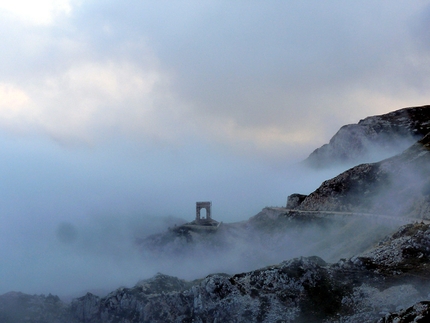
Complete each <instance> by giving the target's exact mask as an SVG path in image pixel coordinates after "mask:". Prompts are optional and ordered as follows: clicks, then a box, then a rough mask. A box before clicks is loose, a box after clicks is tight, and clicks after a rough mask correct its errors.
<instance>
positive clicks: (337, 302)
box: [0, 223, 430, 323]
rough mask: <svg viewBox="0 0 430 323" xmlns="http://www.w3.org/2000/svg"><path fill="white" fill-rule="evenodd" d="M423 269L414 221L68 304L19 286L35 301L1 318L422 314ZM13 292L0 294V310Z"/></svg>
mask: <svg viewBox="0 0 430 323" xmlns="http://www.w3.org/2000/svg"><path fill="white" fill-rule="evenodd" d="M429 274H430V226H429V225H426V224H420V223H417V224H410V225H406V226H403V227H401V228H400V229H399V230H398V231H397V232H395V233H394V234H392V235H390V236H388V237H387V238H385V239H384V240H382V241H381V242H380V243H379V245H378V246H376V247H375V248H373V249H372V250H369V251H368V252H365V253H362V254H360V255H358V256H355V257H352V258H349V259H341V260H340V261H338V262H337V263H334V264H328V263H326V262H325V261H324V260H322V259H321V258H319V257H300V258H295V259H291V260H288V261H284V262H282V263H280V264H278V265H273V266H268V267H265V268H262V269H259V270H253V271H250V272H245V273H240V274H236V275H226V274H214V275H209V276H207V277H206V278H204V279H201V280H198V281H192V282H186V281H184V280H181V279H178V278H175V277H170V276H167V275H162V274H157V275H156V276H155V277H154V278H152V279H150V280H144V281H141V282H139V283H138V284H137V285H136V286H134V287H132V288H119V289H117V290H116V291H114V292H112V293H110V294H108V295H107V296H105V297H102V298H100V297H98V296H95V295H92V294H90V293H88V294H87V295H85V296H83V297H80V298H78V299H75V300H74V301H73V302H72V304H71V305H68V306H65V305H64V304H63V303H61V302H59V300H58V299H57V298H55V297H54V296H48V297H44V296H34V297H31V296H28V295H27V296H26V295H24V294H20V296H19V297H20V298H21V299H22V298H27V299H32V300H33V301H34V300H35V299H38V302H36V303H31V304H30V303H28V302H27V303H22V302H21V301H20V302H19V303H20V304H24V305H23V306H22V307H20V308H19V310H20V311H23V312H22V313H25V315H27V316H25V315H24V314H19V315H21V316H19V317H18V316H10V317H13V318H15V320H12V321H11V320H10V319H9V321H7V320H2V322H14V323H20V322H43V323H53V322H62V323H65V322H70V323H114V322H115V323H138V322H327V323H328V322H363V323H365V322H376V321H377V320H379V322H381V323H383V322H412V321H413V319H415V318H422V317H428V302H426V299H427V295H428V294H429V291H430V283H429V282H428V281H427V279H426V278H427V277H429V276H428V275H429ZM15 298H16V295H11V294H6V295H3V296H1V297H0V308H1V309H2V311H0V313H1V315H3V316H0V317H1V318H6V316H5V308H7V306H8V305H9V304H10V302H11V301H10V299H12V301H14V299H15ZM52 300H55V301H54V302H53V301H52ZM35 304H36V308H45V311H44V315H45V316H44V317H42V316H37V318H30V317H29V316H28V315H29V313H30V314H32V313H33V314H34V313H36V314H37V313H39V311H38V310H35V309H34V308H35V307H34V305H35ZM52 304H55V306H52ZM48 305H50V307H48ZM31 311H32V312H31ZM400 318H402V319H403V321H401V320H399V319H400ZM416 322H419V321H418V320H416Z"/></svg>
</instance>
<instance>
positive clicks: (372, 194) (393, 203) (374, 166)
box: [298, 134, 430, 218]
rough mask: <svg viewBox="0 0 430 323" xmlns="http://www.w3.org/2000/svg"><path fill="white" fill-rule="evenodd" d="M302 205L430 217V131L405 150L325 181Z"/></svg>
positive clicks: (301, 207)
mask: <svg viewBox="0 0 430 323" xmlns="http://www.w3.org/2000/svg"><path fill="white" fill-rule="evenodd" d="M298 209H300V210H324V211H341V212H364V213H374V214H380V215H397V216H407V217H408V216H409V217H414V218H429V211H430V134H429V135H426V136H425V137H424V138H423V139H422V140H420V141H418V142H417V143H415V144H414V145H412V146H411V147H409V148H408V149H406V150H405V151H404V152H403V153H401V154H398V155H396V156H394V157H391V158H388V159H385V160H383V161H381V162H378V163H371V164H361V165H358V166H355V167H353V168H351V169H349V170H347V171H345V172H343V173H341V174H340V175H338V176H336V177H334V178H332V179H330V180H327V181H325V182H323V183H322V185H321V186H320V187H319V188H318V189H316V190H315V191H314V192H312V193H311V194H309V195H308V196H307V197H306V198H305V199H304V200H303V202H302V203H301V204H300V205H299V206H298Z"/></svg>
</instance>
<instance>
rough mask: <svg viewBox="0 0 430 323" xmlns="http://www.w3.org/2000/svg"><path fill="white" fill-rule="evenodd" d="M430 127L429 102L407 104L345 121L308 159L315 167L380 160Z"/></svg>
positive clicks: (420, 137)
mask: <svg viewBox="0 0 430 323" xmlns="http://www.w3.org/2000/svg"><path fill="white" fill-rule="evenodd" d="M429 131H430V109H429V106H422V107H414V108H404V109H400V110H396V111H393V112H390V113H387V114H383V115H378V116H372V117H367V118H365V119H363V120H360V121H359V122H358V123H357V124H349V125H345V126H343V127H342V128H340V129H339V131H338V132H337V133H336V134H335V135H334V136H333V138H331V140H330V142H329V143H328V144H325V145H323V146H322V147H320V148H318V149H316V150H315V151H314V152H312V153H311V154H310V155H309V157H308V158H307V159H306V160H305V163H306V164H307V165H309V166H312V167H317V168H326V167H331V166H334V165H337V164H349V165H351V166H353V165H357V164H359V163H365V162H372V161H378V160H380V159H383V158H386V157H389V156H393V155H395V154H397V153H400V152H401V151H403V150H404V149H406V148H407V147H408V146H410V145H411V144H413V143H414V142H416V141H417V140H420V139H422V138H423V137H424V136H425V135H426V134H427V133H429Z"/></svg>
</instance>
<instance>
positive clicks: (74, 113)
mask: <svg viewBox="0 0 430 323" xmlns="http://www.w3.org/2000/svg"><path fill="white" fill-rule="evenodd" d="M428 30H430V4H429V3H428V2H427V1H413V2H406V1H377V2H375V1H360V2H353V1H324V2H321V1H306V2H302V1H275V0H269V1H252V0H251V1H234V2H232V1H222V0H218V1H210V0H207V1H205V0H203V1H202V0H199V1H163V0H161V1H110V0H104V1H98V0H88V1H82V0H37V1H27V0H16V1H13V2H11V1H7V0H5V1H3V0H0V41H1V44H2V50H1V51H0V71H1V73H0V153H1V155H2V159H1V160H0V165H1V167H0V178H1V181H0V193H1V194H0V257H1V258H2V259H3V261H4V263H3V264H2V265H1V267H0V276H1V277H9V279H8V280H7V281H3V279H2V282H0V293H3V292H7V291H9V290H21V291H24V292H47V291H51V290H52V291H54V292H55V291H56V290H58V289H59V288H56V287H57V286H59V285H61V284H64V285H67V284H70V283H68V282H67V281H70V280H71V279H72V277H74V276H73V275H75V274H73V273H69V274H67V275H66V274H65V275H64V277H63V280H62V278H61V277H60V275H58V272H61V271H63V272H64V271H65V268H66V267H67V268H71V267H73V266H71V265H70V264H71V263H75V264H79V266H85V264H86V263H87V264H88V263H89V262H87V261H86V260H88V259H93V258H94V254H92V256H91V257H93V258H91V257H90V256H88V258H85V256H82V257H81V259H80V261H79V262H75V260H76V259H77V258H76V257H77V254H76V253H73V252H72V251H70V250H68V249H67V248H68V247H67V248H66V247H65V246H66V245H67V244H68V243H69V244H70V242H73V241H75V240H76V241H79V239H81V238H82V237H89V236H94V237H96V236H97V237H100V236H103V237H104V238H103V239H105V240H103V239H102V240H97V239H96V238H94V239H93V240H91V241H93V242H94V241H95V242H94V244H93V246H101V245H102V244H103V243H106V241H107V240H108V241H115V239H124V237H125V236H131V235H132V234H134V233H135V232H137V231H139V232H143V231H145V230H146V231H145V232H153V231H157V230H162V228H164V226H165V225H166V223H172V222H174V221H175V219H178V218H180V219H185V220H192V219H193V217H194V214H195V202H196V201H200V200H203V201H204V200H210V201H212V203H213V217H214V218H215V219H217V220H220V221H224V222H233V221H242V220H246V219H248V218H249V217H250V216H252V215H255V214H256V213H258V212H259V211H260V210H261V209H262V208H263V207H265V206H282V205H284V204H285V202H286V198H287V196H288V195H289V194H291V193H295V192H300V193H309V192H311V191H313V190H314V189H315V188H317V187H318V185H319V183H320V182H321V181H322V180H323V179H326V178H328V177H330V176H334V175H336V174H335V173H333V174H328V173H325V174H314V173H312V172H310V171H307V172H304V171H303V170H298V168H297V166H296V163H298V162H299V161H301V160H303V159H305V158H306V157H307V156H308V155H309V154H310V153H311V152H312V151H313V150H314V149H316V148H318V147H319V146H321V145H322V144H324V143H327V142H328V141H329V140H330V138H331V137H332V136H333V135H334V134H335V133H336V131H337V130H338V129H339V128H340V127H341V126H342V125H344V124H348V123H356V122H358V121H359V120H360V119H363V118H365V117H367V116H370V115H377V114H382V113H387V112H390V111H393V110H396V109H400V108H404V107H408V106H419V105H424V104H429V102H430V93H429V91H428V88H429V85H430V34H429V32H428ZM136 228H138V229H139V230H137V229H136ZM142 228H144V229H145V230H143V229H142ZM140 229H142V230H143V231H140ZM91 230H93V231H91ZM91 232H92V233H91ZM82 239H83V238H82ZM96 240H97V241H96ZM108 245H110V244H108ZM63 247H64V248H66V249H67V250H65V249H62V248H63ZM98 248H99V247H94V248H93V249H91V248H89V250H99V249H98ZM68 252H69V253H68ZM74 252H75V251H74ZM95 252H96V251H95ZM97 252H98V251H97ZM119 253H121V252H119ZM59 254H62V255H63V258H61V257H59ZM68 255H70V257H69V256H68ZM103 257H104V258H102V260H101V262H103V261H106V262H109V263H111V262H112V263H115V261H113V260H112V259H113V258H109V256H108V255H104V256H103ZM96 258H97V257H96ZM94 259H95V258H94ZM115 259H116V258H115ZM128 260H129V259H128ZM6 264H7V265H6ZM96 264H97V265H96ZM99 265H100V262H97V261H96V260H94V265H93V267H91V268H92V269H91V268H85V267H83V268H81V269H80V270H81V271H83V272H84V271H85V270H87V272H92V270H93V272H95V271H96V270H97V269H98V268H99ZM76 266H77V265H76ZM89 266H90V265H89ZM91 266H92V265H91ZM112 266H113V265H112ZM29 268H31V271H34V272H35V275H34V276H33V275H30V274H29V270H30V269H29ZM48 268H49V269H48ZM124 268H125V265H121V266H119V267H118V269H117V270H118V272H120V271H121V270H124ZM154 270H156V268H154ZM56 273H57V274H56ZM47 275H48V276H49V275H50V277H56V278H55V279H51V281H52V282H50V279H49V277H48V278H47ZM76 275H77V276H79V275H78V274H76ZM137 276H138V274H137V273H133V275H132V278H133V279H134V278H136V279H137V278H138V277H137ZM79 277H81V276H79ZM88 281H91V279H89V278H88ZM88 281H81V285H79V284H78V283H76V284H78V285H79V288H81V287H82V288H83V286H85V284H88ZM69 290H71V288H69Z"/></svg>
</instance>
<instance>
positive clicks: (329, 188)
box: [0, 106, 430, 323]
mask: <svg viewBox="0 0 430 323" xmlns="http://www.w3.org/2000/svg"><path fill="white" fill-rule="evenodd" d="M429 129H430V106H426V107H418V108H408V109H402V110H398V111H395V112H392V113H389V114H387V115H383V116H377V117H369V118H366V119H364V120H362V121H360V122H359V123H358V124H357V125H349V126H345V127H343V128H342V129H341V130H339V132H338V133H337V134H336V135H335V137H333V139H332V140H331V141H330V143H329V144H328V145H327V146H323V147H322V148H320V150H317V151H315V152H314V153H313V154H311V156H310V157H309V159H308V161H307V162H308V163H311V164H312V163H313V162H312V160H315V159H318V160H319V161H320V162H318V163H316V164H315V163H313V164H314V166H315V165H316V166H321V167H322V166H324V165H327V164H328V163H334V162H337V161H342V162H343V161H352V160H355V158H356V157H357V156H359V155H360V154H363V155H366V154H368V153H369V152H370V151H371V150H372V149H374V148H375V147H386V148H387V149H386V150H385V152H384V153H388V151H389V150H391V149H392V148H393V146H395V145H398V144H399V142H400V141H402V142H403V143H405V142H409V141H410V140H415V139H416V141H415V143H412V144H411V145H410V146H409V147H407V148H406V149H405V150H404V151H402V152H400V153H398V154H395V155H393V156H390V157H389V158H386V159H384V160H381V161H378V162H374V163H363V164H360V165H357V166H355V167H352V168H350V169H348V170H347V171H345V172H343V173H341V174H339V175H338V176H336V177H334V178H332V179H329V180H327V181H325V182H323V183H322V184H321V186H320V187H319V188H317V189H316V190H315V191H314V192H312V193H311V194H308V195H305V194H293V195H292V196H290V198H289V201H288V204H287V206H286V207H279V208H265V209H263V210H262V211H261V212H260V213H259V214H257V215H255V216H254V217H252V218H250V219H249V220H248V221H245V222H242V223H235V224H223V225H222V226H221V227H220V228H219V230H218V231H216V232H215V233H211V234H209V235H208V234H202V233H198V232H192V231H181V230H169V231H167V232H164V233H160V234H157V235H154V236H150V237H146V238H144V239H140V240H139V241H136V245H137V247H139V248H141V250H142V253H144V252H145V253H148V254H149V256H151V253H152V255H157V257H160V259H161V258H162V257H166V258H172V257H174V255H176V256H175V257H176V258H173V259H174V260H175V261H174V262H173V263H175V262H176V263H177V264H178V265H180V264H181V263H184V264H187V260H188V259H190V258H193V257H194V258H193V259H195V257H198V259H199V261H198V262H199V265H200V266H202V267H204V266H205V264H206V263H205V262H206V261H208V260H210V261H212V263H211V266H212V267H211V268H214V271H215V272H220V273H217V274H210V275H207V276H206V277H205V276H201V277H202V278H201V279H198V280H193V281H186V280H183V279H179V278H176V277H172V276H169V275H165V274H157V275H156V276H155V277H153V278H151V279H148V280H143V281H140V282H138V283H137V284H136V285H135V286H134V287H131V288H126V287H122V288H118V289H117V290H115V291H113V292H111V293H109V294H108V295H106V296H104V297H99V296H97V295H94V294H91V293H87V294H86V295H84V296H82V297H80V298H77V299H74V300H73V301H72V302H71V303H70V304H66V303H64V302H62V301H61V300H60V299H59V298H58V297H56V296H52V295H48V296H44V295H26V294H23V293H17V292H10V293H7V294H4V295H1V296H0V322H2V323H11V322H14V323H20V322H34V323H36V322H38V323H54V322H58V323H60V322H62V323H63V322H69V323H84V322H85V323H105V322H108V323H110V322H112V323H113V322H116V323H132V322H136V323H137V322H378V323H385V322H393V323H394V322H397V323H399V322H428V321H430V313H429V310H430V308H429V306H430V303H429V297H430V279H429V278H428V277H430V275H429V274H430V224H428V223H429V221H428V220H429V219H430V215H429V214H430V180H429V178H430V176H429V175H430V134H428V132H429ZM371 141H372V142H373V146H372V147H373V148H369V147H370V146H369V145H368V144H369V142H371ZM348 143H350V146H351V147H352V150H351V153H350V154H349V155H345V154H342V150H343V149H344V150H345V149H346V148H345V147H348ZM384 145H385V146H384ZM324 147H325V148H324ZM384 149H385V148H384ZM369 156H370V155H369ZM366 158H367V157H366ZM401 223H409V224H403V225H401ZM214 258H215V260H216V261H215V262H214V260H213V259H214ZM285 259H287V260H285ZM227 262H228V265H229V266H228V268H230V269H231V268H233V269H234V270H235V272H225V273H222V272H224V270H223V267H222V264H223V263H227ZM268 264H274V265H269V266H267V265H268ZM235 265H236V267H235ZM256 268H260V269H256Z"/></svg>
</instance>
